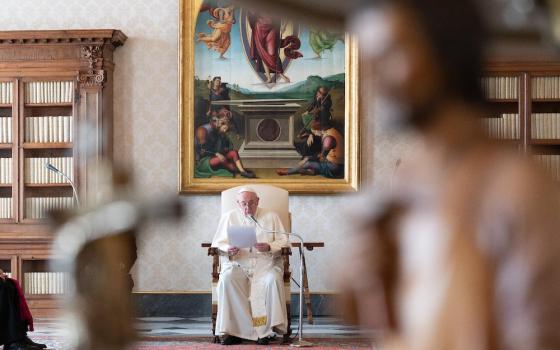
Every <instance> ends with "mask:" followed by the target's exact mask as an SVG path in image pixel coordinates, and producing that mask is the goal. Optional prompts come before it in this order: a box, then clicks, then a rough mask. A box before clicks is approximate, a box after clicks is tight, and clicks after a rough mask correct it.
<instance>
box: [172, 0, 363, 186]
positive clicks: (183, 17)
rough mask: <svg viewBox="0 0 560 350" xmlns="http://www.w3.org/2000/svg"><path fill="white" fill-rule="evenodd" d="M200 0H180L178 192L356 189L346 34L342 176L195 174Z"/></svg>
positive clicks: (354, 91)
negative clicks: (255, 187)
mask: <svg viewBox="0 0 560 350" xmlns="http://www.w3.org/2000/svg"><path fill="white" fill-rule="evenodd" d="M201 4H202V0H181V1H180V4H179V6H180V9H179V10H180V11H179V142H180V147H179V192H180V193H183V194H185V193H218V192H220V191H223V190H224V189H227V188H230V187H233V186H238V185H241V184H244V183H268V184H272V185H274V186H278V187H282V188H285V189H287V190H288V191H290V193H301V194H333V193H342V192H355V191H357V190H358V185H359V180H360V118H359V116H358V47H357V43H356V39H355V38H354V37H351V36H347V38H346V66H347V70H346V84H345V86H346V93H345V96H346V102H345V108H346V111H345V114H346V117H345V119H346V120H345V125H346V128H345V129H346V130H345V135H344V137H345V140H346V154H345V156H346V158H345V159H346V171H345V174H346V176H345V178H344V179H326V178H322V177H319V176H300V177H298V178H295V177H287V178H285V179H284V178H283V179H250V180H246V179H237V178H236V179H217V178H210V179H198V178H194V142H193V139H192V138H193V135H194V103H193V102H194V79H193V78H194V40H192V38H194V31H195V23H196V18H197V15H198V9H199V8H200V5H201Z"/></svg>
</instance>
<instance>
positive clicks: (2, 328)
mask: <svg viewBox="0 0 560 350" xmlns="http://www.w3.org/2000/svg"><path fill="white" fill-rule="evenodd" d="M28 330H29V331H33V317H32V316H31V312H30V311H29V307H28V306H27V301H26V300H25V296H24V295H23V291H22V290H21V287H20V285H19V283H18V282H17V281H16V280H14V279H12V278H8V276H7V275H6V274H5V273H4V271H2V269H0V345H4V350H37V349H45V348H46V347H47V346H46V345H44V344H38V343H35V342H34V341H32V340H31V339H29V337H28V336H27V331H28Z"/></svg>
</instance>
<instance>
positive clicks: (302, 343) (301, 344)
mask: <svg viewBox="0 0 560 350" xmlns="http://www.w3.org/2000/svg"><path fill="white" fill-rule="evenodd" d="M249 219H251V221H253V222H254V223H255V224H256V225H257V227H258V228H260V229H261V230H263V231H265V232H268V233H280V234H284V235H286V236H288V237H290V236H294V237H297V238H298V239H299V322H298V323H299V324H298V327H299V337H298V340H297V341H296V342H295V343H292V344H290V346H292V347H296V348H303V347H309V346H313V343H311V342H308V341H305V340H303V322H302V316H303V265H304V263H303V259H304V257H303V237H301V236H300V235H298V234H297V233H294V232H282V231H278V230H269V229H266V228H264V227H262V226H261V224H259V222H258V221H257V219H255V217H254V216H253V215H250V216H249Z"/></svg>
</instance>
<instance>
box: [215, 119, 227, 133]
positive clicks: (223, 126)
mask: <svg viewBox="0 0 560 350" xmlns="http://www.w3.org/2000/svg"><path fill="white" fill-rule="evenodd" d="M218 131H219V132H220V133H222V134H225V133H227V132H228V131H229V122H228V121H226V120H221V121H219V122H218Z"/></svg>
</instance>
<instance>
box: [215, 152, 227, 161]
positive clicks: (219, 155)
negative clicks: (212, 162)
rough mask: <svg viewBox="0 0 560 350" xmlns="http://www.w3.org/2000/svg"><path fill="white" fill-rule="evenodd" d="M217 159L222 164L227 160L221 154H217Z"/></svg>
mask: <svg viewBox="0 0 560 350" xmlns="http://www.w3.org/2000/svg"><path fill="white" fill-rule="evenodd" d="M216 157H218V159H220V162H224V161H225V160H226V157H225V156H224V155H223V154H221V153H216Z"/></svg>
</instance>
